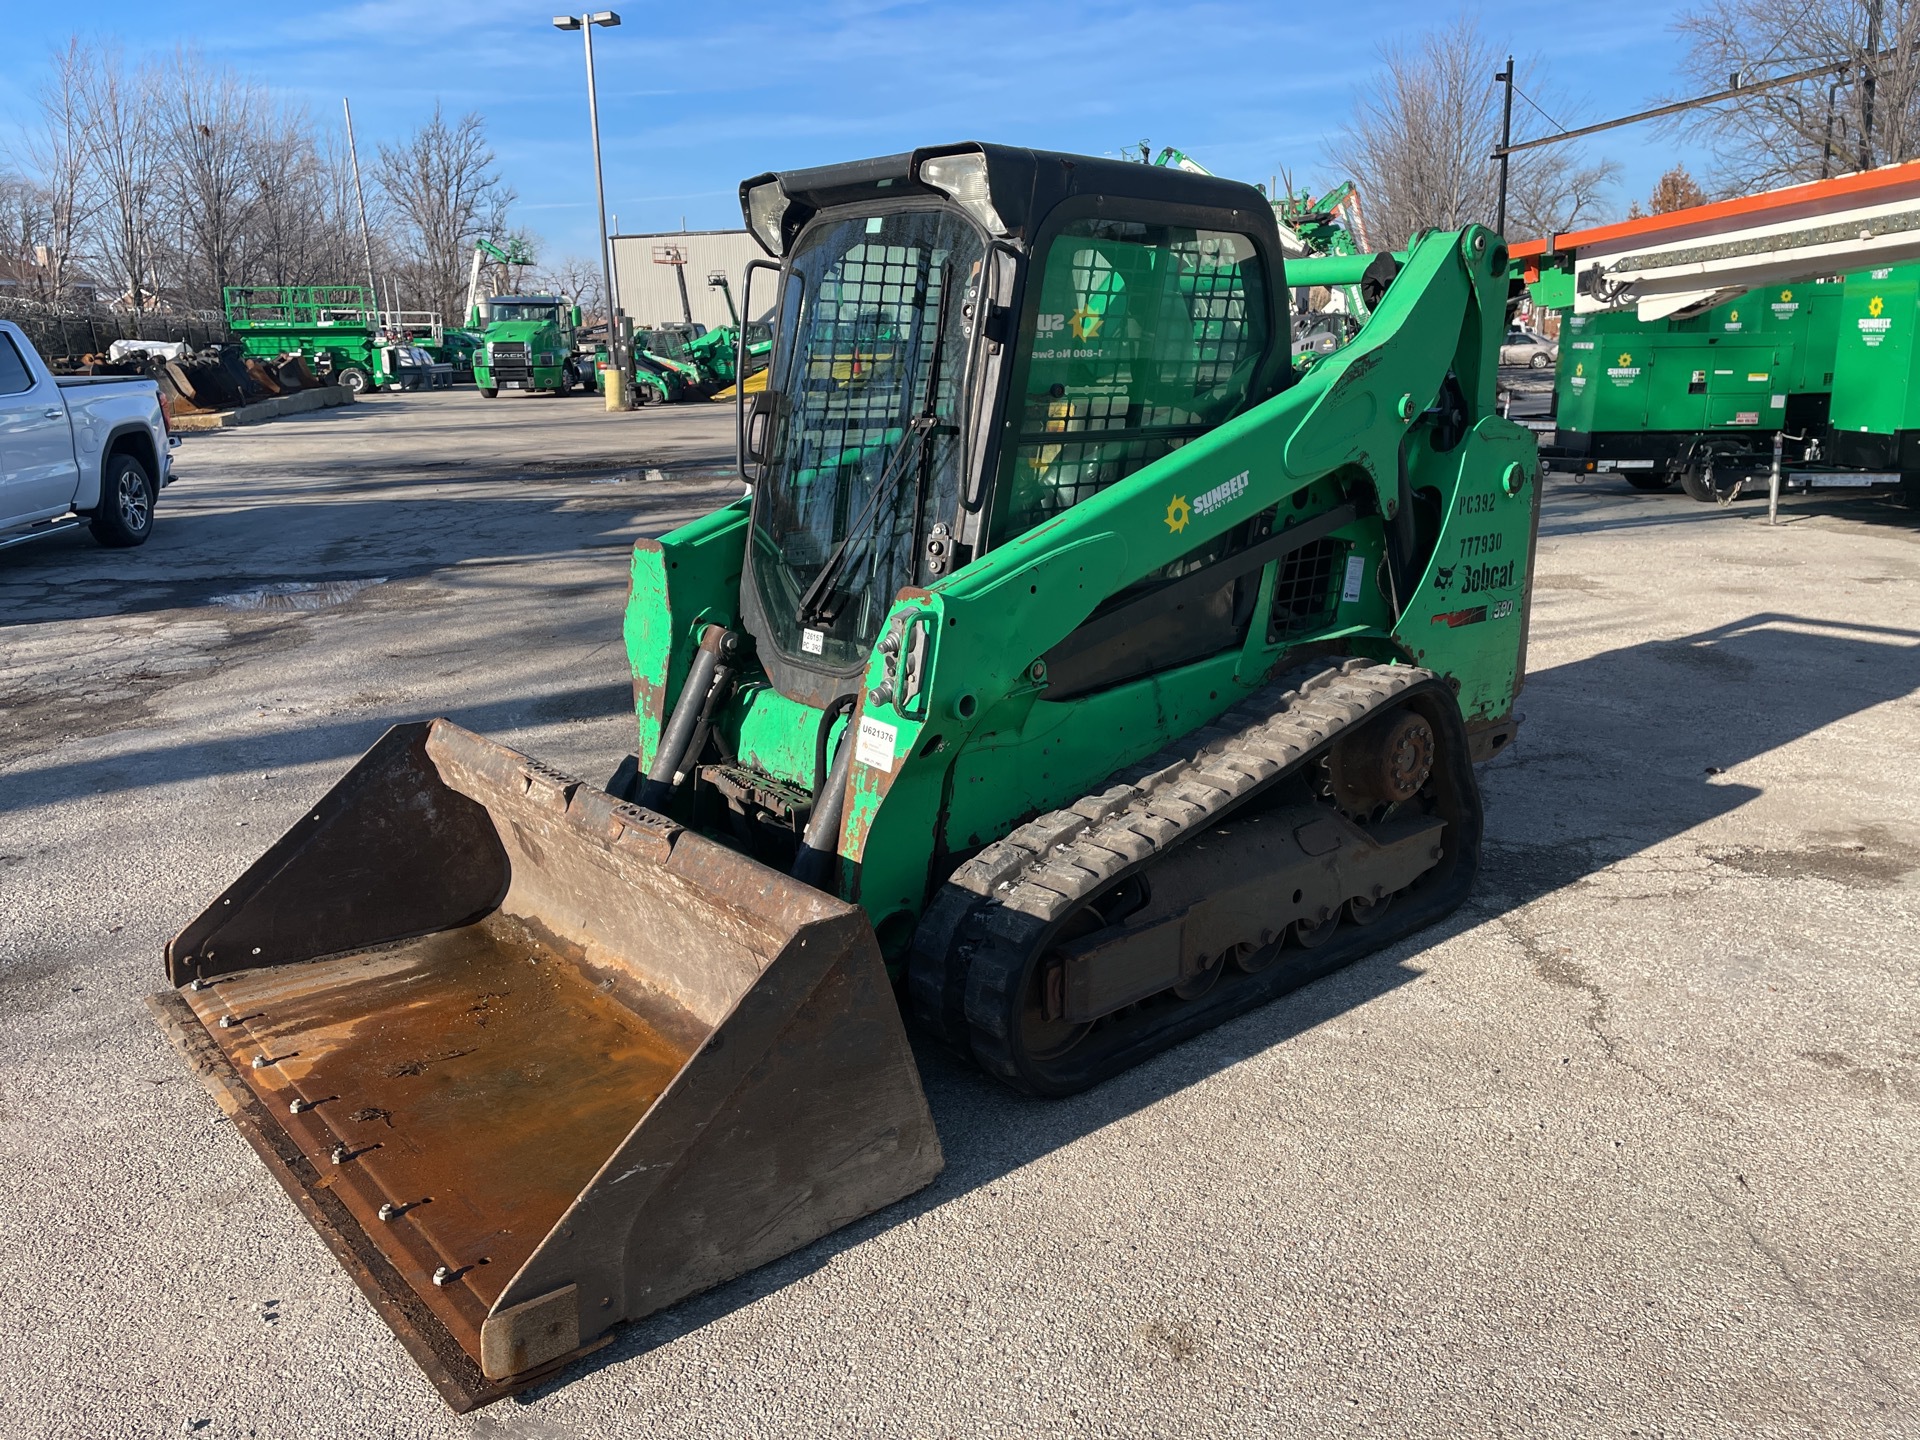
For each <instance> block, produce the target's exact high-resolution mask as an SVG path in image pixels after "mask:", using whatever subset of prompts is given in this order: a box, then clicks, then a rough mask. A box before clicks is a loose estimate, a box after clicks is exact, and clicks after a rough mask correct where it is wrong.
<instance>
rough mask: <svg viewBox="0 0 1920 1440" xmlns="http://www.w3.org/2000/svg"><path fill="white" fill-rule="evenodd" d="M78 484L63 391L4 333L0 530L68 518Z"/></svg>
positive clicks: (0, 348)
mask: <svg viewBox="0 0 1920 1440" xmlns="http://www.w3.org/2000/svg"><path fill="white" fill-rule="evenodd" d="M79 483H80V467H79V466H78V464H76V463H75V461H74V456H73V426H72V423H71V422H70V421H69V420H68V419H67V407H66V402H65V401H64V400H62V399H61V398H60V389H59V387H58V386H57V385H55V384H54V381H53V377H52V376H51V375H49V374H47V373H45V372H44V371H42V370H40V369H39V368H38V367H36V366H35V365H33V364H32V363H31V362H29V361H28V359H27V358H26V356H25V355H24V354H22V353H21V348H20V346H19V344H18V343H17V342H16V341H15V340H14V338H13V337H12V336H11V335H8V334H6V333H4V332H0V527H11V526H14V525H26V524H31V523H33V522H34V521H36V520H45V519H49V518H50V517H52V516H55V515H61V514H64V513H65V512H66V509H67V507H68V506H69V505H70V504H72V503H73V495H74V491H75V490H76V489H77V488H78V486H79Z"/></svg>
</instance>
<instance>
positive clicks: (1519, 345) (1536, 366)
mask: <svg viewBox="0 0 1920 1440" xmlns="http://www.w3.org/2000/svg"><path fill="white" fill-rule="evenodd" d="M1559 358H1560V342H1559V341H1557V340H1549V339H1548V338H1547V337H1546V336H1544V335H1542V334H1541V333H1540V332H1539V331H1537V330H1529V329H1527V328H1526V327H1525V326H1523V325H1514V326H1511V327H1510V328H1509V329H1508V330H1507V338H1506V339H1505V340H1502V341H1501V342H1500V363H1501V364H1502V365H1525V366H1526V367H1527V368H1528V369H1530V370H1549V369H1551V368H1553V364H1554V362H1555V361H1556V360H1558V359H1559Z"/></svg>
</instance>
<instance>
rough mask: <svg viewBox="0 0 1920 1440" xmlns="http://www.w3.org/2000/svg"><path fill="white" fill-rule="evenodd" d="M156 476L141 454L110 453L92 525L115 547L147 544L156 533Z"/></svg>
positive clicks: (95, 533)
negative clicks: (154, 522) (154, 484)
mask: <svg viewBox="0 0 1920 1440" xmlns="http://www.w3.org/2000/svg"><path fill="white" fill-rule="evenodd" d="M153 497H154V490H153V477H152V476H151V475H149V474H147V467H146V466H145V465H142V464H141V463H140V457H139V456H137V455H131V454H128V453H127V452H126V451H124V450H123V451H121V452H120V453H119V454H117V455H109V456H108V457H107V461H106V465H105V467H104V468H103V470H102V473H101V476H100V503H99V504H98V505H96V506H95V507H94V510H93V520H92V522H91V524H90V526H89V528H90V529H91V530H92V531H93V538H94V539H95V540H98V541H99V542H100V543H101V544H102V545H105V546H106V547H107V548H108V549H111V550H126V549H131V548H132V547H133V546H135V545H143V544H145V543H146V539H147V537H148V536H149V535H151V534H152V533H153Z"/></svg>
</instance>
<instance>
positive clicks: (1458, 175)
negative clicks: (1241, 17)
mask: <svg viewBox="0 0 1920 1440" xmlns="http://www.w3.org/2000/svg"><path fill="white" fill-rule="evenodd" d="M1503 58H1504V57H1503V56H1502V55H1500V54H1498V53H1496V51H1495V48H1494V46H1493V44H1492V42H1491V41H1489V40H1488V39H1487V38H1486V36H1485V35H1484V34H1482V33H1481V30H1480V26H1479V23H1478V22H1477V21H1476V20H1474V19H1473V18H1471V17H1469V16H1464V15H1463V16H1461V17H1459V18H1457V19H1455V20H1452V21H1450V22H1448V23H1446V24H1444V25H1442V26H1440V27H1438V28H1436V29H1433V30H1429V31H1426V32H1425V33H1424V34H1421V35H1419V36H1417V37H1415V38H1413V39H1411V40H1398V41H1392V42H1389V43H1387V44H1385V45H1383V46H1382V47H1381V50H1380V62H1381V69H1380V72H1379V73H1378V75H1377V76H1376V77H1375V78H1374V80H1373V81H1372V82H1371V83H1370V84H1369V85H1368V87H1367V88H1366V89H1365V90H1363V91H1362V92H1361V94H1360V95H1359V96H1358V97H1356V104H1355V111H1354V116H1353V119H1352V120H1350V121H1349V122H1348V123H1347V125H1346V126H1344V127H1343V129H1342V131H1341V134H1340V136H1339V138H1338V140H1336V141H1335V142H1334V144H1333V145H1332V147H1331V149H1330V158H1331V159H1332V160H1333V162H1334V163H1335V164H1336V165H1338V166H1339V167H1340V168H1341V169H1342V170H1344V171H1345V172H1346V173H1347V174H1348V175H1349V176H1351V177H1352V179H1353V180H1354V181H1355V183H1356V184H1357V185H1358V186H1359V188H1360V193H1361V196H1362V198H1363V200H1364V203H1365V205H1366V207H1367V221H1368V227H1369V229H1370V230H1371V231H1372V232H1373V233H1372V235H1371V239H1372V240H1373V242H1374V243H1375V244H1376V245H1380V246H1383V247H1385V248H1390V249H1398V248H1400V247H1401V246H1403V245H1405V244H1406V243H1407V240H1408V238H1409V237H1410V236H1412V235H1413V234H1414V233H1416V232H1418V231H1420V230H1427V229H1441V230H1455V229H1458V228H1460V227H1461V226H1463V225H1469V224H1483V225H1491V224H1492V223H1493V221H1494V218H1495V211H1496V208H1497V204H1498V195H1497V173H1498V172H1497V168H1496V166H1495V164H1494V162H1493V161H1492V160H1491V159H1490V156H1491V154H1492V152H1493V149H1494V147H1495V146H1496V145H1497V144H1498V143H1499V139H1500V125H1499V96H1498V91H1497V90H1496V89H1495V87H1494V83H1493V75H1494V72H1495V70H1497V69H1498V68H1499V67H1500V64H1501V62H1502V60H1503ZM1522 69H1523V71H1524V73H1525V74H1526V75H1527V76H1528V77H1529V83H1530V84H1531V85H1532V86H1533V88H1544V87H1543V86H1540V85H1539V84H1538V82H1537V81H1533V80H1531V77H1532V76H1533V75H1535V74H1537V73H1538V66H1537V65H1536V64H1535V63H1533V62H1527V63H1526V64H1525V65H1524V66H1523V67H1522ZM1524 88H1526V87H1523V89H1524ZM1618 170H1619V167H1618V166H1616V165H1614V164H1613V163H1612V162H1610V161H1602V162H1600V163H1598V164H1587V163H1582V162H1581V161H1579V160H1577V159H1574V158H1570V157H1569V156H1568V155H1567V154H1565V153H1563V152H1560V151H1558V150H1557V149H1544V150H1538V151H1527V152H1523V153H1522V154H1520V155H1516V156H1514V157H1513V160H1512V162H1511V166H1510V174H1509V182H1508V198H1507V216H1508V218H1507V229H1508V231H1509V232H1510V233H1512V234H1515V235H1525V234H1541V233H1546V232H1549V231H1552V230H1565V229H1568V228H1570V227H1571V226H1573V225H1574V224H1576V223H1578V222H1579V221H1581V220H1585V219H1590V218H1593V217H1594V216H1596V215H1597V214H1598V213H1599V212H1600V211H1601V209H1602V208H1603V206H1604V203H1605V195H1606V192H1607V190H1608V189H1609V187H1610V186H1611V185H1612V183H1613V180H1614V178H1615V176H1616V175H1617V174H1618Z"/></svg>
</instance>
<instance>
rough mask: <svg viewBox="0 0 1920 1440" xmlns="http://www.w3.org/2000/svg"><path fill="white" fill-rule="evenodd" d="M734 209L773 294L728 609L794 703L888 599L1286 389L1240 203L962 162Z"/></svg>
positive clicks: (1103, 171) (815, 175)
mask: <svg viewBox="0 0 1920 1440" xmlns="http://www.w3.org/2000/svg"><path fill="white" fill-rule="evenodd" d="M741 205H742V210H743V212H744V213H745V215H746V218H747V221H748V225H749V228H750V229H751V230H752V231H753V233H754V235H755V236H756V238H757V239H758V240H759V242H760V244H761V245H762V247H763V248H765V249H766V250H767V251H768V253H769V255H771V256H773V257H775V259H776V260H777V269H778V272H779V281H778V283H779V295H778V299H777V302H776V304H775V307H774V340H773V347H772V354H771V357H770V368H769V377H768V383H767V388H766V390H765V392H764V393H763V394H761V395H759V396H756V397H755V398H754V401H753V406H752V409H751V410H750V411H745V412H744V413H743V425H742V438H741V452H742V454H741V459H742V466H743V470H744V473H745V474H746V476H747V478H748V479H749V481H750V482H751V483H752V484H753V486H754V497H753V501H752V510H753V523H752V531H751V540H750V543H749V546H748V556H747V563H746V569H745V573H744V575H743V577H742V584H741V591H742V594H741V601H742V612H743V617H744V619H745V622H746V625H747V628H748V629H749V631H750V632H751V633H752V634H753V636H754V638H755V640H756V642H757V648H758V653H759V656H760V659H761V662H762V663H763V664H764V665H765V666H766V668H767V670H768V673H769V675H770V677H771V678H772V679H773V682H774V684H775V685H776V687H777V688H778V689H780V690H781V692H782V693H784V694H786V695H788V696H789V697H791V698H793V699H797V700H803V701H805V702H807V703H809V704H813V705H816V706H824V705H825V704H827V703H828V702H829V701H831V700H832V699H833V698H834V697H835V696H838V695H841V694H845V693H848V692H851V691H853V690H855V689H857V688H858V685H859V676H860V672H861V670H862V669H863V667H864V665H865V663H866V658H867V654H868V652H869V650H870V648H871V646H872V645H873V643H874V640H875V638H876V636H877V634H878V632H879V629H880V626H881V624H882V622H883V621H884V619H885V616H886V614H887V612H888V610H889V608H890V606H891V605H892V603H893V601H894V598H895V596H896V595H897V594H898V592H899V591H900V590H901V589H902V588H903V587H907V586H922V587H924V586H931V585H937V584H939V583H940V582H941V581H942V580H943V579H945V578H946V577H947V576H949V575H951V574H952V573H953V572H954V571H956V570H958V569H960V568H961V567H963V566H964V565H966V564H968V563H969V562H970V561H971V560H973V559H974V558H976V557H978V556H980V555H983V554H985V553H986V552H987V551H989V550H991V549H993V548H994V547H996V546H1000V545H1006V544H1009V543H1012V542H1014V541H1016V540H1018V539H1019V537H1020V536H1022V535H1024V534H1026V533H1027V532H1029V531H1031V530H1032V529H1033V528H1034V527H1036V526H1038V525H1040V524H1042V523H1044V522H1045V521H1046V520H1048V519H1050V518H1051V517H1052V516H1054V515H1057V514H1060V513H1062V512H1064V511H1065V510H1067V509H1069V508H1070V507H1072V506H1073V505H1075V504H1077V503H1078V502H1079V501H1081V500H1083V499H1086V498H1088V497H1089V496H1091V495H1094V494H1097V493H1098V492H1099V491H1101V490H1103V489H1105V488H1106V487H1107V486H1109V485H1112V484H1114V483H1115V482H1117V481H1119V480H1121V479H1124V478H1125V477H1126V476H1127V475H1129V474H1131V473H1133V471H1135V470H1137V469H1139V468H1140V467H1141V466H1143V465H1145V464H1147V463H1149V462H1150V461H1152V460H1155V459H1158V458H1159V457H1160V456H1162V455H1165V454H1167V453H1169V452H1170V451H1172V450H1174V449H1177V448H1178V447H1179V446H1181V445H1183V444H1185V443H1187V442H1188V441H1189V440H1191V439H1192V438H1194V437H1196V436H1198V435H1201V434H1204V433H1205V432H1206V431H1207V430H1210V429H1212V428H1213V427H1214V426H1216V425H1218V424H1220V423H1221V422H1222V421H1224V420H1226V419H1228V418H1229V417H1231V416H1232V415H1234V414H1236V413H1238V412H1239V411H1241V410H1242V409H1244V408H1246V407H1247V406H1248V405H1249V404H1252V403H1255V402H1257V401H1258V400H1261V399H1264V398H1266V397H1267V396H1268V395H1270V394H1272V393H1273V392H1274V391H1276V390H1278V389H1280V388H1282V387H1283V386H1284V385H1285V384H1287V383H1288V382H1289V381H1290V380H1291V379H1292V378H1293V371H1292V369H1291V367H1290V365H1289V356H1288V345H1287V339H1288V334H1287V330H1286V325H1285V317H1284V315H1283V314H1282V313H1281V311H1280V303H1281V299H1282V298H1283V297H1284V296H1285V294H1286V288H1285V279H1284V275H1283V273H1282V263H1283V262H1282V254H1281V249H1280V243H1279V234H1278V230H1277V228H1276V226H1275V224H1274V220H1273V212H1272V209H1271V207H1269V206H1268V205H1267V204H1266V203H1265V201H1264V199H1263V198H1262V197H1261V195H1260V194H1259V192H1258V191H1256V190H1255V189H1253V188H1252V187H1251V186H1247V185H1242V184H1239V183H1238V182H1235V181H1229V180H1222V179H1219V178H1217V177H1214V176H1205V175H1196V174H1192V173H1188V172H1184V171H1180V170H1175V169H1171V168H1162V167H1154V166H1146V165H1138V164H1130V163H1127V162H1122V161H1113V160H1103V159H1097V158H1092V157H1086V156H1068V155H1055V154H1048V153H1044V152H1036V151H1030V150H1016V149H1011V148H1008V147H1002V146H991V145H967V146H952V147H942V148H938V149H928V150H920V151H915V152H912V153H910V154H904V155H895V156H888V157H883V158H881V159H877V160H870V161H861V162H856V163H853V164H849V165H837V166H831V167H825V168H822V169H817V170H806V171H789V172H785V173H781V174H771V175H764V176H760V177H758V178H756V179H754V180H750V181H748V182H746V183H745V184H744V185H743V186H742V187H741ZM762 265H763V266H764V268H776V267H775V266H772V265H766V264H765V262H762ZM757 268H758V267H757ZM754 278H755V277H754V275H753V273H752V272H751V271H750V272H749V276H748V285H749V287H750V288H751V286H752V284H753V281H754ZM761 283H762V284H764V283H766V282H765V281H764V280H762V281H761Z"/></svg>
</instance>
